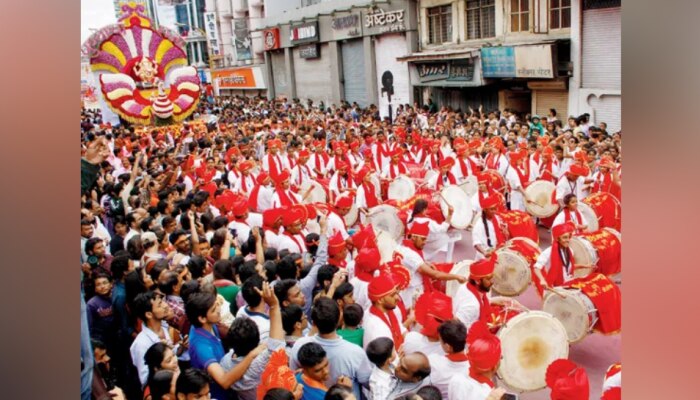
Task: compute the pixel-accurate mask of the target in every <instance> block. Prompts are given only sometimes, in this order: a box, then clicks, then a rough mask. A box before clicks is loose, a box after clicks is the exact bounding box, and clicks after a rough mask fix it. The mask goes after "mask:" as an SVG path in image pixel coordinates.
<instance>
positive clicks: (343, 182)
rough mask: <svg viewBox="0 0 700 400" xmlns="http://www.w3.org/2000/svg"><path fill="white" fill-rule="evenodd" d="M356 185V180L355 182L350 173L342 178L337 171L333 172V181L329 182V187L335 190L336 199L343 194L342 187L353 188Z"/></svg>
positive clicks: (332, 190)
mask: <svg viewBox="0 0 700 400" xmlns="http://www.w3.org/2000/svg"><path fill="white" fill-rule="evenodd" d="M354 187H355V182H353V179H352V178H350V176H349V175H348V176H347V177H345V178H341V177H340V175H339V174H338V173H337V172H336V173H334V174H333V176H332V177H331V181H330V183H329V184H328V188H329V189H330V191H331V192H333V194H334V196H335V198H336V199H337V198H338V196H340V195H341V192H340V189H352V188H354ZM343 193H345V192H343Z"/></svg>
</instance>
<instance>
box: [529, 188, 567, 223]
mask: <svg viewBox="0 0 700 400" xmlns="http://www.w3.org/2000/svg"><path fill="white" fill-rule="evenodd" d="M556 190H557V187H556V186H555V185H554V184H553V183H552V182H549V181H545V180H538V181H534V182H532V183H531V184H530V185H528V187H527V188H526V189H525V194H526V195H527V197H528V198H529V199H530V200H532V201H533V202H532V203H530V202H525V209H526V210H527V212H528V213H529V214H530V215H532V216H534V217H537V218H547V217H551V216H552V215H554V214H556V213H557V211H559V203H557V202H556V201H554V196H555V192H556Z"/></svg>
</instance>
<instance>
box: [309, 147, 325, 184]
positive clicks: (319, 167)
mask: <svg viewBox="0 0 700 400" xmlns="http://www.w3.org/2000/svg"><path fill="white" fill-rule="evenodd" d="M313 148H314V153H313V154H311V157H310V158H309V161H308V163H307V165H308V166H309V168H311V171H313V173H314V178H325V177H326V174H327V173H328V168H327V166H328V162H329V157H328V154H326V152H325V149H326V143H325V141H323V140H314V142H313Z"/></svg>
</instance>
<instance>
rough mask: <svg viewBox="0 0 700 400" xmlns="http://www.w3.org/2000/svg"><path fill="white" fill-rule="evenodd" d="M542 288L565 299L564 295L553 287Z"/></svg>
mask: <svg viewBox="0 0 700 400" xmlns="http://www.w3.org/2000/svg"><path fill="white" fill-rule="evenodd" d="M544 289H545V290H547V291H550V292H552V293H554V294H556V295H557V296H559V297H561V298H562V299H565V298H566V295H564V294H562V293H559V292H558V291H556V290H554V288H550V287H545V288H544Z"/></svg>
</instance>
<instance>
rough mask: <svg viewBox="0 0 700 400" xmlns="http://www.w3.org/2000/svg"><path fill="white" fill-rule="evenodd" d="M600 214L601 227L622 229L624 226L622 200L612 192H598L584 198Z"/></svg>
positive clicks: (599, 222) (599, 224)
mask: <svg viewBox="0 0 700 400" xmlns="http://www.w3.org/2000/svg"><path fill="white" fill-rule="evenodd" d="M583 202H584V203H586V204H588V205H589V206H590V207H591V208H592V209H593V211H595V213H596V215H597V216H598V218H599V219H598V226H599V227H600V228H613V229H615V230H616V231H620V228H621V227H622V208H621V206H620V201H619V200H618V199H617V198H616V197H615V196H613V195H612V194H610V193H606V192H598V193H593V194H591V195H590V196H588V197H586V198H585V199H583Z"/></svg>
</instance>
